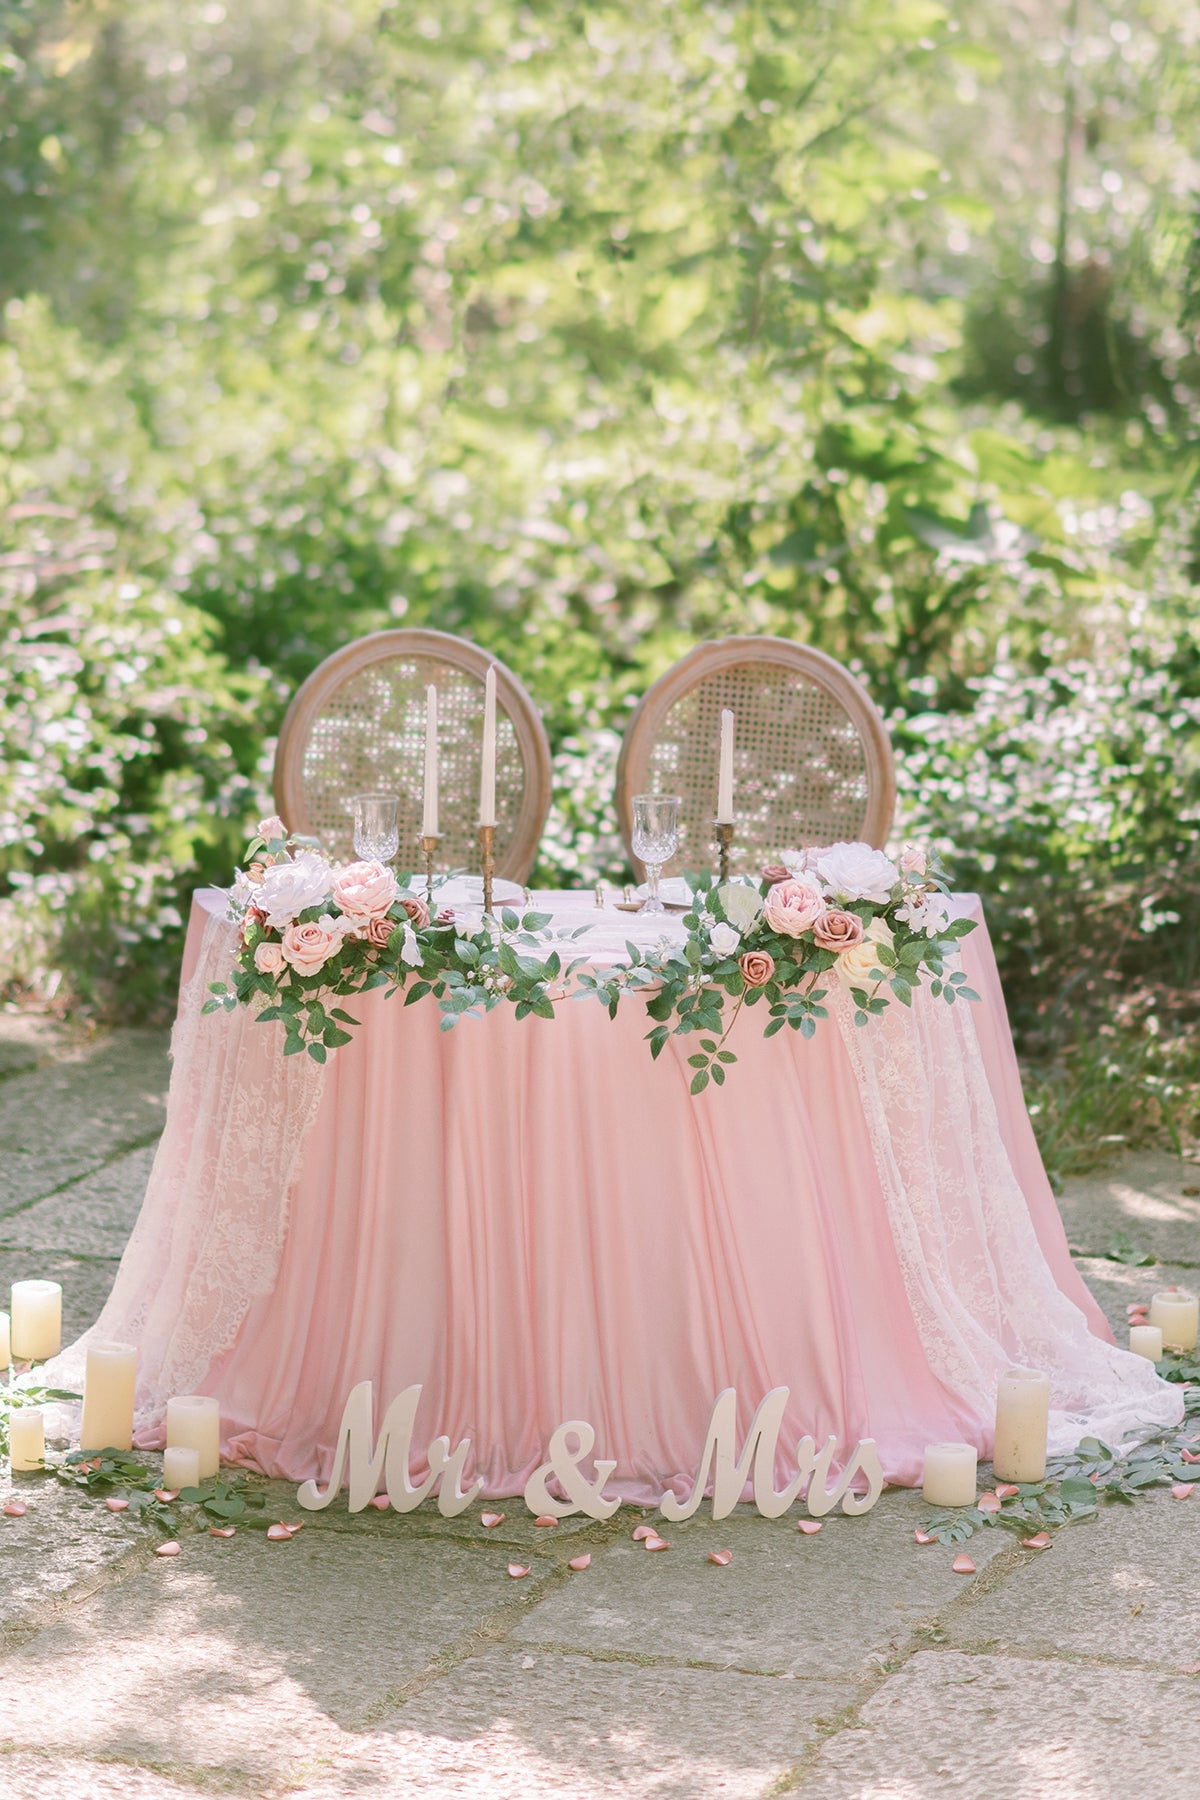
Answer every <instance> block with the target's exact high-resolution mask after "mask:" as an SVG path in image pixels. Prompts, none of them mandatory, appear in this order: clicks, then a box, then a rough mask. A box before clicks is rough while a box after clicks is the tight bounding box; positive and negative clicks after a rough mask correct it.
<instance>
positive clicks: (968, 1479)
mask: <svg viewBox="0 0 1200 1800" xmlns="http://www.w3.org/2000/svg"><path fill="white" fill-rule="evenodd" d="M977 1461H978V1458H977V1455H976V1451H975V1446H974V1445H973V1444H928V1445H926V1448H925V1472H924V1474H923V1475H922V1477H921V1493H922V1496H923V1497H924V1498H925V1499H926V1500H927V1501H928V1502H929V1504H930V1506H974V1504H975V1465H976V1462H977Z"/></svg>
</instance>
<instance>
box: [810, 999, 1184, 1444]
mask: <svg viewBox="0 0 1200 1800" xmlns="http://www.w3.org/2000/svg"><path fill="white" fill-rule="evenodd" d="M831 985H835V984H831ZM830 1008H831V1011H832V1013H833V1015H834V1016H835V1017H836V1019H837V1021H838V1025H839V1027H840V1029H841V1032H842V1037H843V1040H844V1042H845V1045H846V1049H847V1053H848V1054H849V1057H850V1061H851V1064H852V1066H853V1068H854V1071H855V1074H856V1076H857V1078H858V1086H859V1092H860V1095H861V1098H862V1105H863V1110H864V1112H865V1114H866V1118H867V1124H868V1128H869V1130H870V1135H871V1145H872V1149H873V1151H874V1155H875V1163H876V1167H877V1168H878V1171H879V1179H880V1183H881V1185H882V1188H883V1193H884V1199H885V1201H886V1204H887V1212H888V1222H889V1224H890V1226H891V1231H892V1237H893V1239H894V1242H895V1245H896V1253H897V1256H898V1258H899V1262H900V1267H901V1270H902V1271H903V1275H904V1282H905V1286H906V1288H907V1291H908V1299H909V1304H910V1305H911V1307H912V1310H913V1316H914V1318H915V1320H916V1323H917V1327H918V1329H919V1331H920V1333H921V1339H922V1342H923V1343H924V1346H925V1349H926V1351H927V1353H928V1356H929V1363H930V1367H931V1368H932V1370H933V1372H934V1374H935V1375H936V1376H937V1378H938V1380H939V1381H941V1382H943V1383H944V1385H945V1386H946V1387H947V1388H948V1389H949V1390H951V1391H952V1392H953V1393H955V1394H957V1395H958V1396H959V1397H960V1398H962V1399H964V1400H966V1401H967V1402H968V1403H969V1405H970V1406H971V1408H972V1410H973V1411H975V1412H976V1413H977V1414H978V1415H979V1416H980V1417H982V1418H985V1419H987V1418H991V1417H992V1415H993V1413H994V1411H995V1404H996V1387H997V1383H998V1381H999V1378H1000V1376H1001V1375H1002V1374H1003V1373H1004V1371H1005V1370H1006V1369H1009V1368H1012V1367H1014V1366H1016V1365H1021V1366H1024V1367H1028V1368H1035V1369H1042V1370H1044V1371H1045V1372H1046V1373H1047V1374H1048V1375H1049V1377H1050V1451H1051V1454H1052V1455H1062V1454H1064V1453H1066V1452H1068V1451H1070V1450H1073V1449H1074V1448H1075V1446H1076V1444H1077V1443H1078V1441H1079V1439H1080V1438H1081V1437H1085V1436H1087V1435H1089V1434H1092V1435H1095V1436H1097V1437H1101V1438H1103V1439H1105V1440H1106V1441H1107V1442H1109V1443H1119V1442H1120V1441H1121V1439H1122V1437H1123V1436H1124V1435H1125V1434H1126V1433H1127V1432H1132V1431H1134V1430H1136V1429H1137V1428H1139V1427H1141V1428H1142V1429H1143V1430H1145V1429H1146V1428H1147V1427H1156V1426H1167V1425H1174V1424H1177V1423H1178V1422H1179V1420H1180V1419H1181V1418H1182V1415H1183V1398H1182V1395H1181V1394H1180V1393H1179V1391H1178V1389H1176V1388H1173V1387H1171V1385H1170V1384H1169V1383H1167V1382H1165V1381H1162V1380H1161V1379H1160V1378H1159V1377H1158V1376H1157V1375H1156V1374H1155V1371H1154V1366H1153V1364H1152V1363H1150V1362H1148V1361H1147V1360H1146V1359H1145V1358H1144V1357H1140V1356H1132V1355H1130V1353H1129V1352H1128V1351H1126V1350H1119V1349H1117V1348H1116V1347H1115V1346H1114V1345H1112V1344H1106V1343H1104V1342H1102V1341H1101V1340H1100V1339H1099V1338H1097V1337H1096V1336H1095V1335H1094V1334H1093V1333H1092V1331H1091V1330H1090V1329H1089V1327H1088V1323H1087V1320H1086V1319H1085V1317H1084V1315H1083V1313H1082V1312H1080V1310H1079V1308H1078V1307H1077V1306H1075V1305H1074V1304H1073V1302H1072V1301H1070V1300H1069V1299H1068V1298H1067V1296H1066V1295H1065V1294H1064V1293H1063V1292H1062V1291H1061V1289H1060V1288H1059V1287H1058V1284H1057V1283H1056V1281H1055V1279H1054V1275H1053V1273H1052V1271H1051V1269H1050V1267H1049V1265H1048V1264H1047V1262H1046V1260H1045V1257H1044V1256H1043V1254H1042V1249H1041V1246H1040V1244H1039V1243H1038V1240H1037V1234H1036V1232H1035V1231H1034V1227H1033V1222H1032V1220H1031V1218H1030V1215H1029V1208H1028V1205H1027V1203H1026V1200H1025V1196H1024V1194H1023V1193H1022V1191H1021V1188H1020V1185H1019V1183H1018V1181H1017V1178H1016V1175H1015V1174H1014V1172H1013V1168H1012V1165H1011V1163H1010V1161H1009V1158H1008V1155H1007V1153H1006V1151H1005V1148H1004V1141H1003V1138H1002V1136H1001V1132H1000V1123H999V1120H998V1118H997V1115H996V1108H995V1104H994V1102H993V1099H992V1094H991V1089H990V1088H989V1086H988V1080H987V1073H986V1070H985V1068H984V1063H983V1055H982V1052H981V1050H980V1047H979V1041H978V1038H977V1037H976V1033H975V1024H974V1020H973V1019H972V1017H971V1003H970V1002H966V1003H964V1004H961V1005H955V1006H948V1005H946V1004H945V1002H943V1001H941V1000H935V999H933V998H932V996H930V995H928V994H918V995H916V996H915V997H914V1002H913V1005H912V1007H911V1009H910V1008H906V1007H903V1006H900V1005H899V1004H897V1003H895V1002H893V1003H892V1004H891V1005H889V1007H888V1010H887V1011H886V1013H884V1014H882V1015H880V1016H879V1017H877V1018H872V1019H871V1020H870V1022H869V1023H868V1024H867V1025H865V1026H856V1025H855V1023H854V1010H855V1009H854V1004H853V1002H852V1001H851V1000H850V998H849V995H848V994H847V993H846V992H845V990H844V989H840V990H839V991H838V992H836V993H833V994H831V995H830Z"/></svg>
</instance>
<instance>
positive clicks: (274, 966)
mask: <svg viewBox="0 0 1200 1800" xmlns="http://www.w3.org/2000/svg"><path fill="white" fill-rule="evenodd" d="M254 966H255V968H256V969H257V970H258V972H259V974H260V975H280V974H282V973H283V966H284V964H283V946H282V945H281V944H277V943H275V942H274V941H273V940H272V941H271V942H268V943H263V944H259V946H258V948H257V949H256V950H255V952H254Z"/></svg>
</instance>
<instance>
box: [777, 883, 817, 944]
mask: <svg viewBox="0 0 1200 1800" xmlns="http://www.w3.org/2000/svg"><path fill="white" fill-rule="evenodd" d="M824 911H825V898H824V896H823V895H822V894H821V893H820V892H819V891H818V890H817V888H816V887H815V886H814V885H813V884H812V883H811V882H808V881H792V880H789V881H777V882H776V883H775V885H774V887H772V888H771V890H770V892H769V893H768V894H767V896H766V898H765V899H764V901H763V917H764V919H765V920H766V921H767V924H768V925H769V926H770V928H771V930H772V931H778V932H779V933H780V935H781V936H782V937H793V938H795V937H799V936H800V935H801V933H802V932H805V931H809V930H811V929H812V928H813V926H814V925H815V924H816V921H817V920H818V919H819V918H820V917H821V915H822V913H823V912H824Z"/></svg>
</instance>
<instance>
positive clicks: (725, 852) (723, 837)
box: [713, 819, 733, 881]
mask: <svg viewBox="0 0 1200 1800" xmlns="http://www.w3.org/2000/svg"><path fill="white" fill-rule="evenodd" d="M713 830H714V831H715V832H716V834H717V854H718V864H717V868H718V873H719V874H720V877H721V880H722V881H728V880H729V852H730V851H731V850H732V848H733V825H732V823H731V822H727V821H725V820H723V819H717V820H715V821H714V822H713Z"/></svg>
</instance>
